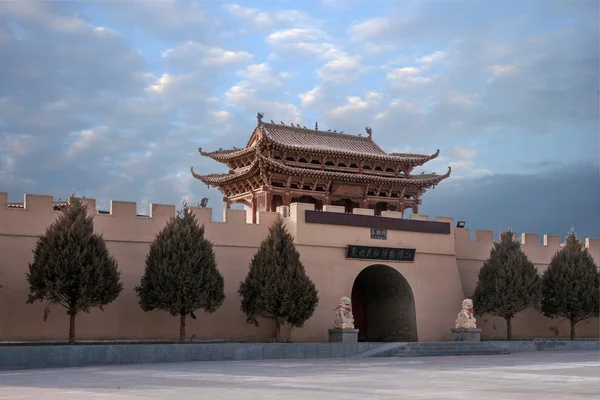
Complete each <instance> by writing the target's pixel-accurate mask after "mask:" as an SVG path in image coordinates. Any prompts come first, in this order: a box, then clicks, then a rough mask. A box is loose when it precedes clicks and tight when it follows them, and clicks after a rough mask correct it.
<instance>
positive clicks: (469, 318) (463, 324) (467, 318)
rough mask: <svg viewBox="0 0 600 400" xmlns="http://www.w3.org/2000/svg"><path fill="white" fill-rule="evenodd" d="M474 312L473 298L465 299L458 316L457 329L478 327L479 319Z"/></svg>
mask: <svg viewBox="0 0 600 400" xmlns="http://www.w3.org/2000/svg"><path fill="white" fill-rule="evenodd" d="M473 313H474V310H473V300H471V299H464V300H463V302H462V309H461V310H460V312H459V313H458V317H457V318H456V329H475V328H476V327H477V325H476V321H477V320H476V319H475V317H474V316H473Z"/></svg>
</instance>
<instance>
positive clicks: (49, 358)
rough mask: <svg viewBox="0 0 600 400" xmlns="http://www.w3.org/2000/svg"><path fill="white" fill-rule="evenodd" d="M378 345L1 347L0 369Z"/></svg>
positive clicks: (266, 355) (311, 353)
mask: <svg viewBox="0 0 600 400" xmlns="http://www.w3.org/2000/svg"><path fill="white" fill-rule="evenodd" d="M380 345H381V343H190V344H101V345H96V344H94V345H74V346H68V345H50V346H35V345H26V346H0V370H7V369H25V368H64V367H82V366H91V365H114V364H145V363H169V362H185V361H226V360H272V359H292V358H294V359H302V358H334V357H350V356H353V355H356V354H358V353H362V352H365V351H367V350H369V349H373V348H375V347H377V346H380Z"/></svg>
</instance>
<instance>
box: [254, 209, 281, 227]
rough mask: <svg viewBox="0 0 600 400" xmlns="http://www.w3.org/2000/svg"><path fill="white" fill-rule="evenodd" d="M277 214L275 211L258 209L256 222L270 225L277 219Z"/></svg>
mask: <svg viewBox="0 0 600 400" xmlns="http://www.w3.org/2000/svg"><path fill="white" fill-rule="evenodd" d="M277 216H279V213H278V212H275V211H259V213H258V219H257V221H256V222H257V223H258V224H261V225H266V226H271V225H273V223H274V222H275V221H276V220H277Z"/></svg>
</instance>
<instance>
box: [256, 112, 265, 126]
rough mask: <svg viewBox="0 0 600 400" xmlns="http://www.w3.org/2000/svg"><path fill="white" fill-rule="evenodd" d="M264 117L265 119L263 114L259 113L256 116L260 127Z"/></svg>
mask: <svg viewBox="0 0 600 400" xmlns="http://www.w3.org/2000/svg"><path fill="white" fill-rule="evenodd" d="M263 117H264V114H263V113H260V112H259V113H258V114H256V119H257V120H258V125H259V126H260V125H262V119H263Z"/></svg>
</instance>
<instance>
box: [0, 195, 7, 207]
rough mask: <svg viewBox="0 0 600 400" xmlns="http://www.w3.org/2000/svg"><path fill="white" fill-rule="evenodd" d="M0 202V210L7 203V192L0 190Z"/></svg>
mask: <svg viewBox="0 0 600 400" xmlns="http://www.w3.org/2000/svg"><path fill="white" fill-rule="evenodd" d="M0 204H2V208H0V211H2V210H3V209H4V208H6V206H7V205H8V193H6V192H0Z"/></svg>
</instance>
